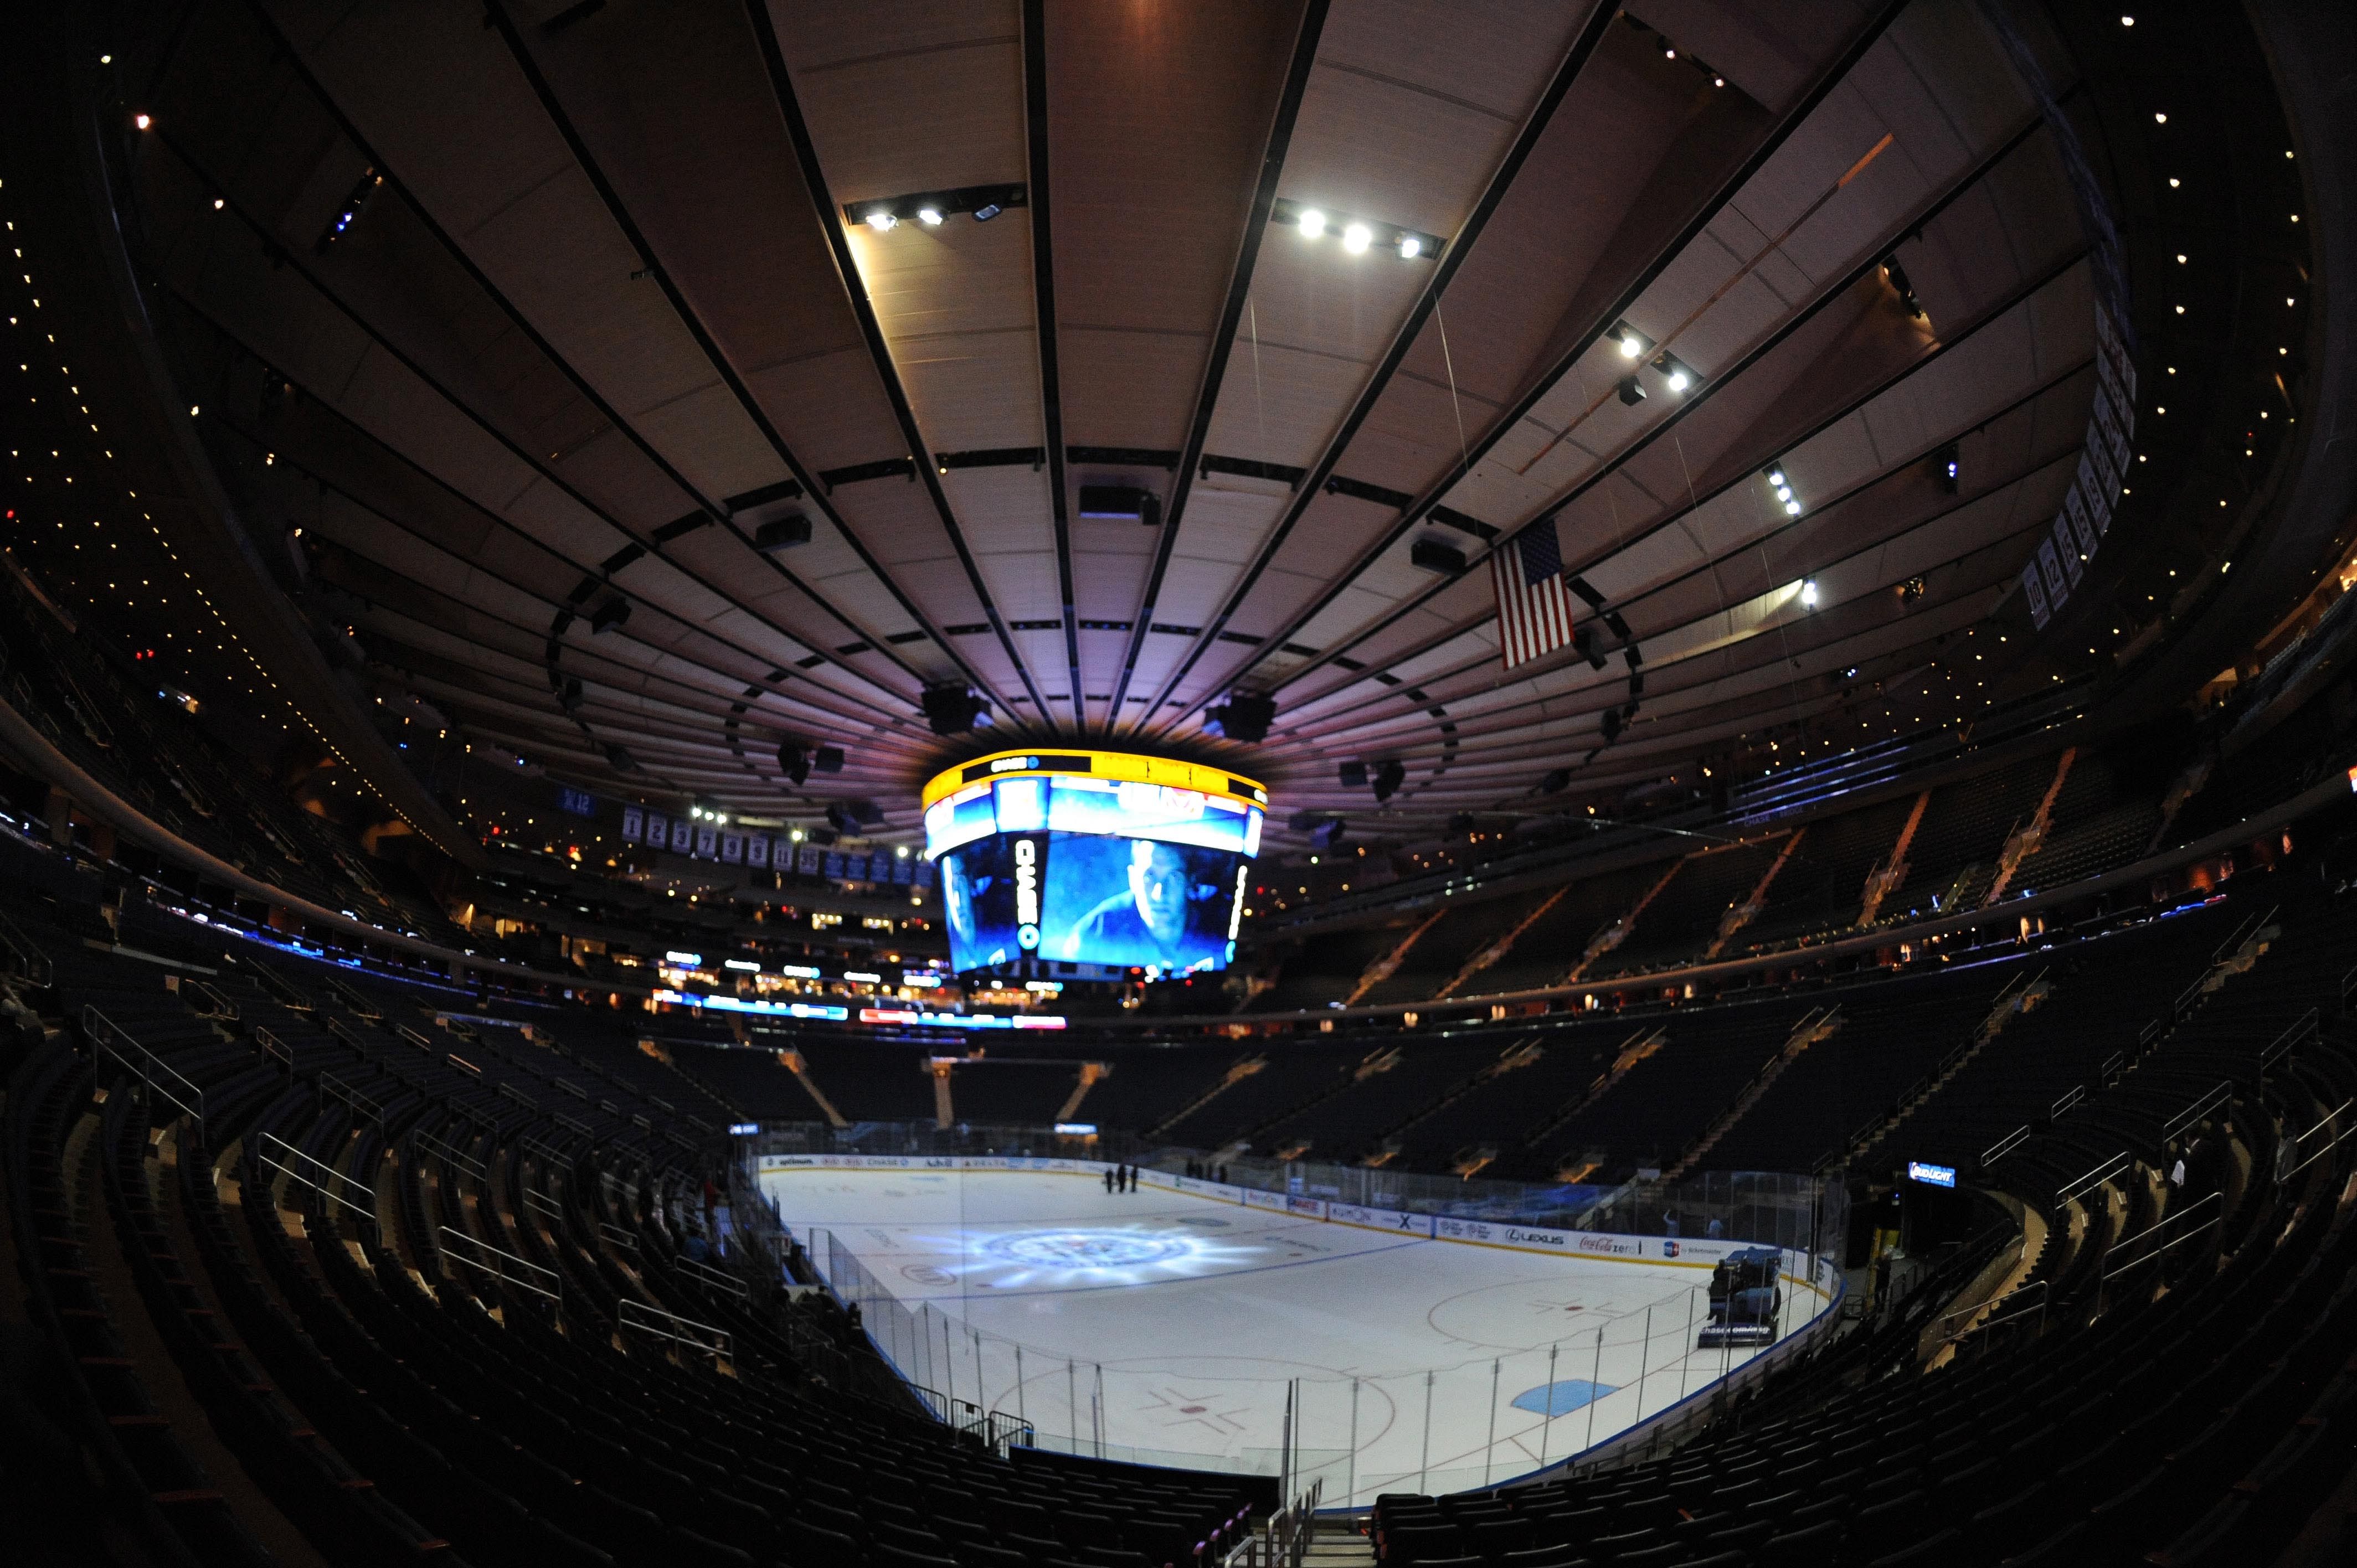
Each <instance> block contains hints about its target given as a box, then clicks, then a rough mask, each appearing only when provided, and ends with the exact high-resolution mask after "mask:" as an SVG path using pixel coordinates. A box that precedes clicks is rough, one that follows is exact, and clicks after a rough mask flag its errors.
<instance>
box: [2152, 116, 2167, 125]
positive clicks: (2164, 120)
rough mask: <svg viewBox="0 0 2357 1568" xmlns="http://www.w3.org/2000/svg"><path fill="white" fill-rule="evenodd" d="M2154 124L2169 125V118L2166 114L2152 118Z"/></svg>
mask: <svg viewBox="0 0 2357 1568" xmlns="http://www.w3.org/2000/svg"><path fill="white" fill-rule="evenodd" d="M2152 123H2153V124H2156V125H2166V124H2169V116H2168V115H2166V114H2156V115H2154V116H2153V117H2152Z"/></svg>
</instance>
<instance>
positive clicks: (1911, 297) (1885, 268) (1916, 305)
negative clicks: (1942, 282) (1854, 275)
mask: <svg viewBox="0 0 2357 1568" xmlns="http://www.w3.org/2000/svg"><path fill="white" fill-rule="evenodd" d="M1882 275H1883V276H1884V277H1885V278H1887V279H1889V283H1890V286H1891V289H1892V290H1893V291H1894V292H1895V293H1897V295H1899V303H1900V305H1901V306H1904V307H1905V309H1906V311H1907V314H1908V315H1910V316H1912V317H1918V318H1920V317H1921V316H1922V314H1923V306H1922V304H1921V302H1920V301H1919V300H1917V299H1916V297H1915V285H1913V284H1911V283H1910V282H1908V281H1907V269H1906V268H1905V267H1902V266H1900V264H1899V258H1898V257H1897V256H1895V255H1891V256H1885V257H1883V258H1882Z"/></svg>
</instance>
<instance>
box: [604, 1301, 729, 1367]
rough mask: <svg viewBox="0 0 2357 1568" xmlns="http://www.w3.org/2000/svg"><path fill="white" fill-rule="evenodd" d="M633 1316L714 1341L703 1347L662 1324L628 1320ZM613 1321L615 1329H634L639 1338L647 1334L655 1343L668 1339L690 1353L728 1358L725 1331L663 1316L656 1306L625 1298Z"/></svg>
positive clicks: (671, 1315) (676, 1316)
mask: <svg viewBox="0 0 2357 1568" xmlns="http://www.w3.org/2000/svg"><path fill="white" fill-rule="evenodd" d="M634 1312H635V1313H638V1314H640V1317H644V1316H654V1317H660V1318H663V1319H665V1320H666V1321H668V1322H670V1323H673V1324H677V1325H679V1326H680V1327H683V1328H692V1329H694V1330H696V1331H697V1332H698V1333H702V1334H708V1335H710V1336H712V1337H713V1339H715V1340H716V1341H717V1343H716V1344H706V1343H705V1342H704V1341H703V1340H700V1339H696V1338H694V1337H691V1336H689V1335H685V1334H681V1333H678V1332H676V1331H674V1330H673V1329H671V1328H666V1327H664V1326H663V1325H662V1324H660V1323H647V1322H642V1321H640V1317H633V1316H630V1315H631V1314H632V1313H634ZM614 1321H615V1323H616V1324H617V1326H620V1327H623V1328H635V1329H637V1330H638V1331H639V1332H640V1333H641V1334H651V1335H653V1336H655V1337H657V1338H659V1339H669V1340H671V1341H673V1343H675V1344H680V1345H686V1346H689V1347H692V1348H694V1349H698V1350H701V1351H703V1352H704V1353H705V1355H707V1356H711V1357H714V1358H716V1359H723V1360H725V1359H727V1358H728V1356H729V1346H730V1345H731V1344H732V1343H733V1341H732V1340H731V1339H730V1337H729V1334H728V1330H726V1329H725V1328H716V1327H714V1326H712V1325H711V1324H709V1323H698V1322H697V1321H696V1320H695V1319H694V1318H693V1317H682V1316H680V1315H679V1314H678V1313H676V1312H666V1311H664V1310H663V1309H662V1307H660V1306H649V1305H647V1304H646V1303H645V1302H642V1301H636V1300H633V1299H631V1298H630V1297H628V1296H625V1297H624V1298H623V1299H622V1303H621V1305H620V1307H619V1309H618V1310H617V1311H616V1313H615V1315H614Z"/></svg>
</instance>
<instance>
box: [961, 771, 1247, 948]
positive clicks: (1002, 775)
mask: <svg viewBox="0 0 2357 1568" xmlns="http://www.w3.org/2000/svg"><path fill="white" fill-rule="evenodd" d="M921 800H922V804H923V807H924V820H925V855H926V858H928V859H930V860H934V861H937V862H940V863H941V865H942V887H943V889H944V897H943V904H944V908H945V911H946V913H947V915H948V918H949V927H950V954H951V960H952V962H953V963H954V964H955V965H956V967H957V968H958V969H959V970H961V971H973V970H982V969H999V970H1006V969H1012V968H1017V967H1020V966H1021V965H1023V964H1024V963H1025V962H1026V961H1042V962H1045V963H1047V964H1051V965H1053V966H1055V971H1054V972H1057V973H1070V974H1075V975H1079V976H1082V977H1083V978H1088V977H1094V978H1111V977H1113V976H1115V975H1119V974H1123V973H1127V972H1144V973H1146V974H1147V975H1148V976H1150V977H1158V976H1160V975H1165V974H1175V973H1185V972H1198V971H1206V970H1216V969H1220V968H1223V967H1225V965H1226V964H1227V962H1228V961H1229V960H1230V959H1231V958H1232V957H1233V956H1234V952H1235V935H1236V927H1237V925H1238V923H1239V921H1240V920H1241V919H1242V918H1243V895H1244V888H1245V883H1246V880H1247V878H1248V877H1249V876H1250V875H1251V873H1250V869H1249V866H1248V864H1247V863H1248V862H1250V861H1251V860H1252V859H1253V858H1254V857H1255V856H1256V855H1258V854H1259V853H1260V835H1261V824H1262V821H1263V819H1264V817H1265V813H1266V811H1267V808H1268V791H1267V789H1265V787H1264V786H1262V785H1261V784H1260V783H1259V782H1257V781H1256V780H1254V779H1243V778H1239V777H1238V776H1236V775H1235V774H1232V773H1230V772H1229V771H1227V770H1226V769H1225V768H1211V767H1206V766H1204V765H1203V764H1200V763H1194V762H1179V761H1175V760H1173V759H1171V758H1168V757H1144V756H1139V755H1136V754H1134V753H1129V752H1113V751H1071V752H1034V751H1009V752H1001V753H998V754H996V755H994V756H990V757H977V758H975V759H974V761H971V762H966V763H962V764H960V765H959V766H957V767H955V768H949V769H947V770H945V771H943V772H942V773H940V774H938V775H936V776H935V777H934V778H933V779H932V780H931V782H929V783H928V784H927V785H926V786H925V788H924V790H923V793H922V796H921Z"/></svg>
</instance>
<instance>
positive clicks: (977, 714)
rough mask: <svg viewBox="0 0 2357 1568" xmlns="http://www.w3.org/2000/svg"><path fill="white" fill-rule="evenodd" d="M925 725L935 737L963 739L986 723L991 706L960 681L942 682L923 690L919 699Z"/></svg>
mask: <svg viewBox="0 0 2357 1568" xmlns="http://www.w3.org/2000/svg"><path fill="white" fill-rule="evenodd" d="M920 703H921V705H922V707H923V709H924V713H925V723H926V724H927V725H931V728H932V732H933V733H934V734H935V735H963V734H964V733H965V732H966V731H968V730H970V729H973V728H974V727H975V726H976V725H981V724H984V723H985V722H987V720H988V718H989V715H990V704H989V703H986V702H985V701H984V700H983V699H982V698H980V697H978V696H976V695H975V694H974V692H973V690H972V689H971V688H969V687H968V686H967V685H966V683H965V682H963V681H944V682H941V683H939V684H938V685H932V686H928V687H926V688H925V692H924V696H923V697H922V698H921V699H920Z"/></svg>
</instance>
